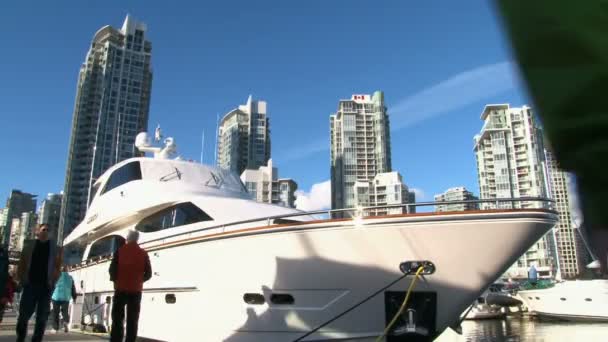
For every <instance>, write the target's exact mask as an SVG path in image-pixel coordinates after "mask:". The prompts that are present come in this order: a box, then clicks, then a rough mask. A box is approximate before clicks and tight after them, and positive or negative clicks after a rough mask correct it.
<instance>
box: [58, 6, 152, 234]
mask: <svg viewBox="0 0 608 342" xmlns="http://www.w3.org/2000/svg"><path fill="white" fill-rule="evenodd" d="M151 52H152V44H151V43H150V41H148V40H147V37H146V25H145V24H143V23H141V22H137V21H135V20H134V19H132V18H131V17H130V16H127V18H126V19H125V21H124V23H123V25H122V28H121V29H120V30H118V29H116V28H114V27H111V26H109V25H108V26H104V27H102V28H101V29H99V31H97V33H95V36H94V37H93V42H92V43H91V45H90V48H89V51H88V53H87V56H86V58H85V61H84V63H83V64H82V66H81V67H80V74H79V77H78V85H77V90H76V101H75V105H74V116H73V119H72V131H71V138H70V145H69V152H68V162H67V170H66V176H65V189H64V196H63V203H62V208H61V218H60V223H59V236H58V239H60V240H61V239H62V238H63V237H64V236H67V234H69V233H70V232H71V231H72V229H73V228H74V227H75V226H76V225H78V223H80V221H81V220H82V218H83V217H84V216H85V213H86V210H87V207H88V204H89V202H90V199H91V198H92V194H91V189H92V185H93V184H94V182H95V181H96V180H97V178H98V177H99V176H100V175H101V174H102V173H103V172H104V171H106V170H107V169H108V168H109V167H111V166H112V165H114V164H116V163H118V162H120V161H122V160H124V159H127V158H131V157H133V156H136V155H139V153H138V152H137V151H136V150H135V146H134V142H135V136H136V135H137V134H138V133H139V132H143V131H147V128H148V111H149V107H150V92H151V86H152V68H151V64H150V58H151Z"/></svg>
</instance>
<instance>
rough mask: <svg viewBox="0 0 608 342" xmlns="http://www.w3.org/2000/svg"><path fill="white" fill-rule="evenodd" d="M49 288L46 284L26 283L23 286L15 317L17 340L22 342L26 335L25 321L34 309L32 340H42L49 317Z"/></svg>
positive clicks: (38, 341) (37, 341) (34, 341)
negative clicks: (17, 316)
mask: <svg viewBox="0 0 608 342" xmlns="http://www.w3.org/2000/svg"><path fill="white" fill-rule="evenodd" d="M50 305H51V290H50V289H49V288H48V286H46V285H35V284H28V285H25V286H24V287H23V294H22V295H21V302H20V303H19V318H17V342H24V341H25V337H26V335H27V322H28V321H29V320H30V318H32V315H33V314H34V310H36V326H35V327H34V335H33V336H32V342H40V341H42V337H43V336H44V329H45V328H46V322H47V320H48V318H49V311H50Z"/></svg>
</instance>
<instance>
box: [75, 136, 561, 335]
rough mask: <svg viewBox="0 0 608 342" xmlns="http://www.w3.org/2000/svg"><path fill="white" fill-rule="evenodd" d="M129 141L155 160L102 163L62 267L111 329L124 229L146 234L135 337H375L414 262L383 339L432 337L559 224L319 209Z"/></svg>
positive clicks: (533, 214)
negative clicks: (289, 204)
mask: <svg viewBox="0 0 608 342" xmlns="http://www.w3.org/2000/svg"><path fill="white" fill-rule="evenodd" d="M137 140H138V143H137V146H138V148H139V149H140V150H142V151H152V152H154V153H155V158H145V157H141V158H132V159H129V160H125V161H123V162H121V163H118V164H117V165H115V166H113V167H112V168H110V169H109V170H108V171H107V172H105V173H104V174H103V175H102V176H101V177H100V178H99V179H98V180H97V181H96V183H95V186H94V191H93V194H92V196H93V198H92V202H91V204H90V207H89V209H88V212H87V214H86V216H85V218H84V220H83V222H82V223H81V224H80V225H78V226H77V227H76V228H75V229H74V230H73V232H72V233H71V234H70V235H69V236H67V237H66V238H65V241H64V245H66V246H68V247H69V246H75V247H82V248H84V255H83V259H82V262H81V263H79V264H77V265H74V266H73V267H71V270H70V273H71V274H72V276H73V277H74V279H75V281H76V284H77V288H78V291H79V292H80V293H83V294H84V305H83V308H82V310H83V321H85V322H93V323H97V324H102V325H105V326H110V325H111V323H110V322H109V320H110V319H111V318H110V317H108V316H109V315H108V313H109V312H111V310H110V307H111V297H112V294H113V285H112V283H111V282H110V280H109V275H108V267H109V261H110V258H111V254H112V253H113V252H114V251H115V250H116V248H117V247H119V246H120V245H121V244H123V243H124V237H125V236H126V233H127V231H128V230H130V229H136V230H138V231H140V232H141V234H140V240H139V243H140V245H141V246H142V247H143V248H144V249H145V250H147V251H148V253H149V255H150V260H151V263H152V270H153V277H152V279H151V280H149V281H148V282H146V283H145V284H144V290H143V296H142V307H141V315H140V321H139V335H140V336H142V337H145V338H148V339H153V340H155V341H171V342H179V341H188V342H190V341H265V342H272V341H281V342H283V341H299V340H301V341H321V340H323V341H331V340H346V339H348V340H358V341H359V340H360V341H367V340H374V339H375V338H376V337H377V336H378V335H381V334H382V332H383V330H384V328H385V326H386V325H387V323H388V321H390V320H391V319H392V318H393V315H394V314H395V312H397V309H398V307H399V306H400V305H401V301H402V300H403V298H404V297H405V292H406V290H407V288H408V286H409V284H410V282H411V281H412V279H413V276H408V277H404V278H402V276H403V272H402V271H404V272H407V271H409V270H412V269H413V268H416V265H417V264H416V263H418V264H422V265H425V272H424V274H425V275H424V278H423V279H422V280H420V281H418V282H417V285H416V287H415V288H414V290H413V293H412V296H411V297H410V301H409V302H408V306H407V309H408V310H407V315H404V316H403V317H402V318H401V319H400V320H399V321H398V323H397V324H396V325H395V327H394V329H393V330H392V331H391V333H390V334H391V335H397V334H408V333H414V334H420V335H426V336H427V337H428V338H429V339H430V338H434V337H435V336H437V335H438V334H440V333H441V332H442V331H444V330H445V329H446V328H447V327H448V326H450V325H455V324H458V321H459V316H460V313H462V312H463V311H464V310H465V309H466V308H467V307H468V306H469V305H470V303H471V302H473V301H474V300H475V299H476V298H477V297H478V296H479V295H480V294H481V293H482V292H483V290H484V289H485V288H487V287H488V285H489V284H491V283H492V282H493V281H494V280H495V279H496V278H498V277H499V276H500V275H501V274H502V273H503V272H504V271H505V270H506V269H507V268H508V267H509V266H510V265H511V264H512V263H513V262H515V261H516V260H517V258H518V257H519V256H520V255H521V254H523V253H524V252H525V251H526V250H527V249H528V248H529V247H530V246H531V245H532V244H534V243H535V242H536V241H537V240H538V239H539V238H540V237H542V236H543V234H545V233H546V232H547V231H548V230H549V229H550V228H552V227H553V226H554V225H555V223H556V221H557V214H556V213H555V212H554V211H552V210H548V209H511V210H489V211H469V212H445V213H434V212H433V213H412V211H413V210H412V209H413V208H414V206H413V205H409V206H403V207H395V206H391V207H375V208H374V209H373V212H374V213H375V214H377V213H379V212H382V211H384V213H385V215H383V216H369V215H367V213H369V212H370V211H369V210H368V209H366V208H359V209H349V210H343V211H332V212H327V214H326V215H325V217H321V218H320V217H319V216H318V214H321V213H319V212H315V213H305V212H302V211H299V210H296V209H291V208H285V207H281V206H275V205H269V204H263V203H257V202H254V201H252V200H251V199H250V196H249V194H248V193H247V191H246V189H245V187H244V186H243V184H242V183H241V181H240V179H239V178H238V177H237V176H236V175H233V174H231V173H227V172H225V171H222V170H220V169H218V168H216V167H212V166H206V165H202V164H199V163H194V162H187V161H182V160H175V159H170V158H167V157H170V155H171V154H172V153H171V152H172V151H173V150H172V149H173V147H174V144H173V143H172V141H170V140H169V138H168V139H167V140H166V145H167V146H166V147H165V148H164V149H161V148H152V147H150V141H149V139H148V138H147V136H145V135H143V136H141V135H140V136H138V139H137ZM506 201H509V200H506ZM510 201H514V200H510ZM526 201H528V202H527V203H532V201H534V200H533V199H527V200H526ZM418 205H420V204H416V206H418ZM426 205H434V203H426ZM538 207H540V206H538ZM338 215H342V216H341V217H337V216H338ZM406 317H407V318H406ZM78 319H79V317H77V318H76V320H77V321H78ZM412 326H414V327H415V328H414V329H411V327H412ZM404 327H405V328H404Z"/></svg>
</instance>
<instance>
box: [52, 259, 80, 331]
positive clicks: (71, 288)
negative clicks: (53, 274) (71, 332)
mask: <svg viewBox="0 0 608 342" xmlns="http://www.w3.org/2000/svg"><path fill="white" fill-rule="evenodd" d="M70 298H72V300H74V301H75V300H76V286H75V285H74V278H72V276H71V275H69V274H68V272H66V267H65V266H63V267H62V268H61V275H60V276H59V279H58V280H57V284H55V290H54V291H53V295H52V296H51V300H52V302H53V332H57V330H59V326H60V325H59V313H60V312H61V315H62V316H63V330H64V331H65V332H68V323H69V322H70V314H69V312H68V308H69V304H70Z"/></svg>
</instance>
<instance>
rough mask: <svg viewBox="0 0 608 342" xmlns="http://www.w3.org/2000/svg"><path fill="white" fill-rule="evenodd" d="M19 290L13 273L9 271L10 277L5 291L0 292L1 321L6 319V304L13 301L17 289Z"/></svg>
mask: <svg viewBox="0 0 608 342" xmlns="http://www.w3.org/2000/svg"><path fill="white" fill-rule="evenodd" d="M16 290H17V284H16V283H15V281H14V280H13V277H12V275H11V274H10V273H9V275H8V278H7V279H6V285H5V286H4V291H3V292H2V293H1V294H0V323H2V320H3V319H4V310H6V305H7V304H8V303H11V305H12V303H13V296H14V295H15V291H16Z"/></svg>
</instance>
